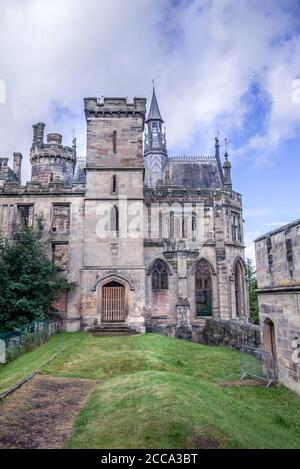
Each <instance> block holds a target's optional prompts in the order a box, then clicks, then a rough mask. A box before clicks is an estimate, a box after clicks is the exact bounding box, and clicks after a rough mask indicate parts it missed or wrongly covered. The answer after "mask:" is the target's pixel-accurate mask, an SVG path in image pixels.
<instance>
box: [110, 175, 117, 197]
mask: <svg viewBox="0 0 300 469" xmlns="http://www.w3.org/2000/svg"><path fill="white" fill-rule="evenodd" d="M111 193H112V194H116V193H117V176H116V175H115V174H114V175H113V176H112V178H111Z"/></svg>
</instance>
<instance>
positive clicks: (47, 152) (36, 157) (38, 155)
mask: <svg viewBox="0 0 300 469" xmlns="http://www.w3.org/2000/svg"><path fill="white" fill-rule="evenodd" d="M44 128H45V124H44V123H43V122H38V123H37V124H35V125H33V141H32V147H31V150H30V162H31V166H32V173H31V180H32V181H33V182H40V183H41V184H42V185H47V184H49V183H51V182H63V183H64V184H65V185H70V184H72V182H73V178H74V169H75V164H76V150H75V149H74V147H73V148H72V147H68V146H63V145H62V135H61V134H57V133H50V134H48V135H47V143H44Z"/></svg>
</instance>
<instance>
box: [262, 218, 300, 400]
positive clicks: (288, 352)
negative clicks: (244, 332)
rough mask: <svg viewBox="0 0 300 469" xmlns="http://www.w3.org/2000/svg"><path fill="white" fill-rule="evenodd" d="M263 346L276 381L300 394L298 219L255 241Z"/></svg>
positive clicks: (299, 226)
mask: <svg viewBox="0 0 300 469" xmlns="http://www.w3.org/2000/svg"><path fill="white" fill-rule="evenodd" d="M255 248H256V264H257V275H258V304H259V318H260V325H261V335H262V342H263V345H264V348H265V349H266V350H269V351H270V352H272V353H273V356H274V358H275V362H276V368H277V375H278V381H279V382H280V383H282V384H284V385H285V386H287V387H289V388H290V389H292V390H293V391H296V392H298V393H299V394H300V220H296V221H294V222H292V223H290V224H288V225H285V226H283V227H281V228H278V229H276V230H274V231H272V232H270V233H267V234H266V235H264V236H261V237H260V238H258V239H257V240H256V241H255Z"/></svg>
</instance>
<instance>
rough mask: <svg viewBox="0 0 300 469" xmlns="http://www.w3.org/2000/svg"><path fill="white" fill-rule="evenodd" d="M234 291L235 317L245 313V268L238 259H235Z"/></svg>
mask: <svg viewBox="0 0 300 469" xmlns="http://www.w3.org/2000/svg"><path fill="white" fill-rule="evenodd" d="M234 291H235V311H236V317H237V318H240V317H243V316H245V314H246V292H245V269H244V265H243V263H242V262H241V260H240V259H237V261H236V263H235V269H234Z"/></svg>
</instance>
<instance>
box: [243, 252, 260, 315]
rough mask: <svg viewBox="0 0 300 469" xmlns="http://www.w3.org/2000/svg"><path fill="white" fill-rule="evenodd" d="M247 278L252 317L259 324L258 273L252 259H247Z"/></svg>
mask: <svg viewBox="0 0 300 469" xmlns="http://www.w3.org/2000/svg"><path fill="white" fill-rule="evenodd" d="M246 279H247V281H248V285H249V301H250V317H251V319H252V321H253V322H254V324H259V315H258V301H257V293H256V290H257V274H256V270H255V267H254V265H253V262H252V260H251V259H247V260H246Z"/></svg>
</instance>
